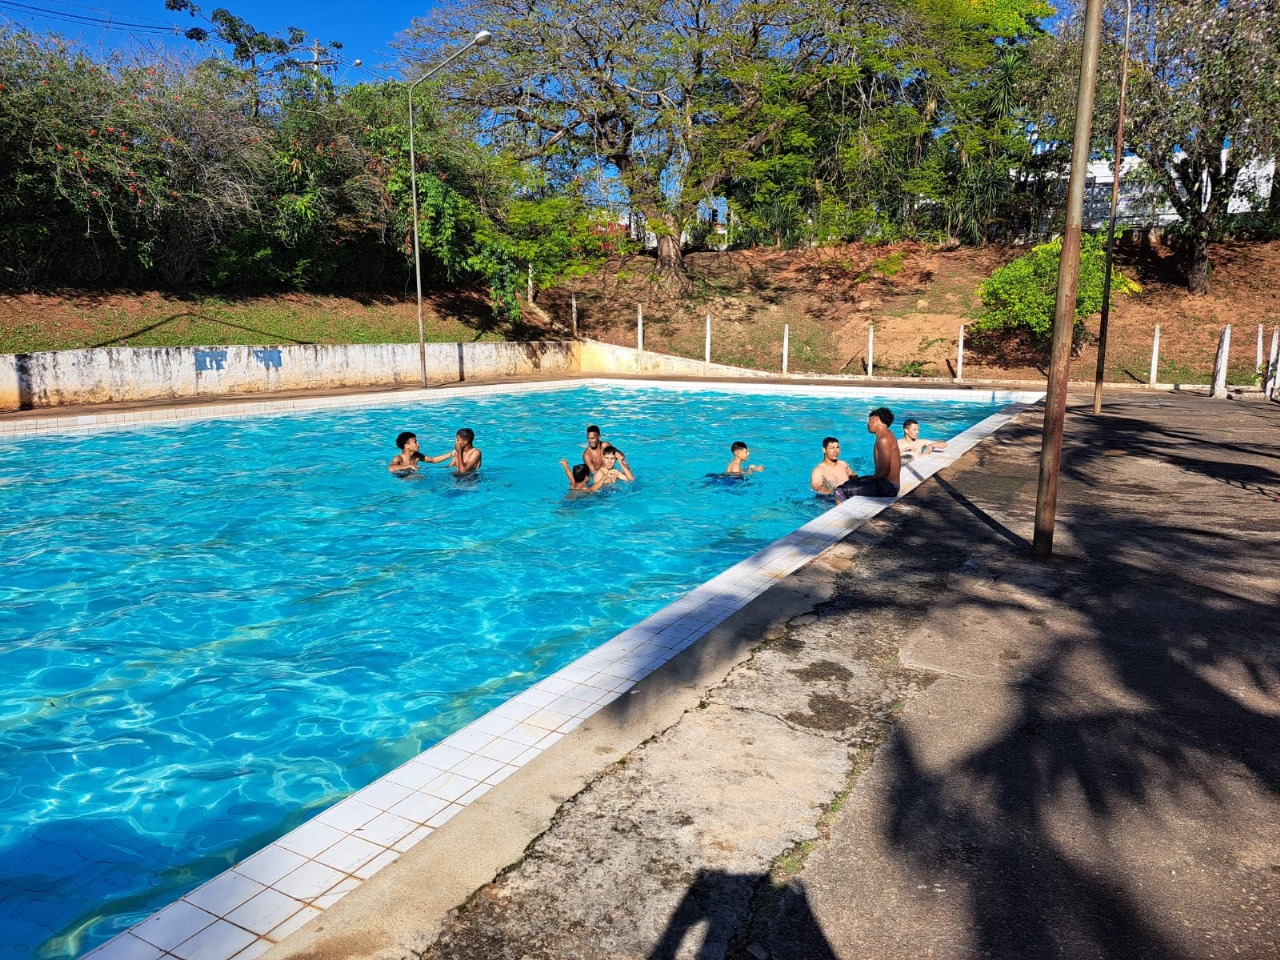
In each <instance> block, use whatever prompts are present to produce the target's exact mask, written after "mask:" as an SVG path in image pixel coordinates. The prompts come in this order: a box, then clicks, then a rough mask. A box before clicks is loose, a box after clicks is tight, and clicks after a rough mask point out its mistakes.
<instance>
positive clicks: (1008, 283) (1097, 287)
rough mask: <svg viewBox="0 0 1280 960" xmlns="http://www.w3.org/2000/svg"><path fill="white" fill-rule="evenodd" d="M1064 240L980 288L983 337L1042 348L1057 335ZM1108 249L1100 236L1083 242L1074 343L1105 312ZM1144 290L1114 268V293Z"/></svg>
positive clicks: (1001, 271) (977, 328)
mask: <svg viewBox="0 0 1280 960" xmlns="http://www.w3.org/2000/svg"><path fill="white" fill-rule="evenodd" d="M1061 257H1062V239H1061V238H1058V239H1057V240H1053V241H1051V242H1049V243H1045V244H1041V245H1040V246H1038V247H1033V248H1032V250H1031V252H1030V253H1027V254H1024V255H1023V256H1021V257H1019V258H1018V259H1017V260H1014V261H1013V262H1012V263H1010V264H1007V265H1005V266H1003V267H1001V268H1000V269H999V270H997V271H996V272H995V273H993V274H992V275H991V276H990V277H988V278H987V279H986V280H985V281H983V283H982V286H980V287H979V288H978V293H979V295H980V296H981V297H982V304H983V306H984V307H986V312H985V313H984V314H983V315H982V316H981V317H979V318H978V320H977V321H975V322H974V324H973V326H972V329H973V330H975V331H978V332H980V333H994V332H997V331H1008V332H1015V333H1021V334H1024V335H1027V336H1029V337H1030V338H1031V339H1032V340H1033V341H1034V342H1035V343H1037V344H1045V343H1048V341H1049V340H1051V339H1052V337H1053V314H1054V309H1055V306H1056V301H1057V296H1058V261H1059V259H1060V258H1061ZM1105 262H1106V248H1105V244H1104V243H1103V239H1102V237H1100V236H1088V235H1086V236H1084V237H1082V238H1081V243H1080V279H1079V284H1078V286H1077V288H1076V317H1075V330H1074V336H1073V339H1074V340H1078V339H1079V338H1080V336H1081V335H1082V334H1083V333H1084V320H1085V318H1086V317H1091V316H1093V315H1094V314H1095V313H1098V312H1100V311H1101V310H1102V279H1103V268H1104V265H1105ZM1141 289H1142V288H1141V287H1140V286H1138V284H1137V283H1135V282H1134V281H1132V280H1130V279H1129V278H1128V277H1126V276H1125V275H1124V274H1122V273H1120V272H1119V271H1118V270H1116V269H1115V268H1114V267H1112V271H1111V292H1112V293H1113V294H1115V293H1138V292H1139V291H1140V290H1141Z"/></svg>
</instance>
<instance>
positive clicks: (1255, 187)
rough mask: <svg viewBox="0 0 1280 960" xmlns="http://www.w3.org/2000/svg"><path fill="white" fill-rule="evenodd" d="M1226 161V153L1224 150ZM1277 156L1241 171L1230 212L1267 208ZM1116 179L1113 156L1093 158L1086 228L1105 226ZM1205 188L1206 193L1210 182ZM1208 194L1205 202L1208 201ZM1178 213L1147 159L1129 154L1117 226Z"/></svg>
mask: <svg viewBox="0 0 1280 960" xmlns="http://www.w3.org/2000/svg"><path fill="white" fill-rule="evenodd" d="M1222 159H1223V163H1224V164H1225V163H1226V154H1225V153H1224V154H1223V157H1222ZM1275 168H1276V164H1275V160H1274V159H1269V160H1267V161H1265V162H1263V161H1254V162H1253V163H1251V164H1249V165H1248V166H1247V167H1245V168H1244V170H1242V171H1241V173H1240V177H1239V179H1237V181H1236V185H1235V192H1234V193H1233V194H1232V196H1231V201H1230V202H1229V203H1228V205H1227V212H1228V213H1251V212H1253V211H1255V210H1265V209H1266V206H1267V198H1268V197H1270V196H1271V182H1272V179H1273V178H1274V176H1275ZM1114 179H1115V167H1114V165H1113V162H1112V161H1111V160H1092V161H1090V162H1089V173H1088V177H1087V179H1086V180H1085V194H1084V227H1085V229H1086V230H1105V229H1106V226H1107V220H1108V218H1109V217H1110V216H1111V184H1112V181H1113V180H1114ZM1203 189H1204V190H1205V192H1206V194H1207V192H1208V189H1209V185H1208V183H1207V182H1206V183H1205V184H1204V187H1203ZM1207 200H1208V196H1207V195H1206V196H1204V197H1203V198H1202V200H1201V202H1202V203H1203V202H1206V201H1207ZM1178 220H1179V217H1178V213H1177V211H1176V210H1174V208H1173V204H1171V203H1169V201H1168V199H1167V198H1166V196H1165V192H1164V188H1163V187H1161V186H1160V185H1159V184H1158V183H1155V182H1154V179H1153V178H1152V177H1151V176H1150V172H1149V171H1148V170H1147V164H1146V162H1145V161H1143V160H1140V159H1139V158H1137V157H1134V156H1126V157H1125V158H1124V162H1123V163H1122V164H1121V168H1120V198H1119V202H1118V204H1117V206H1116V226H1117V228H1121V229H1123V228H1126V227H1138V228H1147V227H1162V226H1167V225H1168V224H1171V223H1177V222H1178Z"/></svg>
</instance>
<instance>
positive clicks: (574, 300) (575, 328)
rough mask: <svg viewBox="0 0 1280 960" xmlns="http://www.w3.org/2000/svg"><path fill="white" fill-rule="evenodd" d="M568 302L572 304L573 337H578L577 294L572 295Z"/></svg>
mask: <svg viewBox="0 0 1280 960" xmlns="http://www.w3.org/2000/svg"><path fill="white" fill-rule="evenodd" d="M570 303H571V304H572V306H573V339H575V340H577V339H578V295H577V294H576V293H575V294H573V296H572V299H571V301H570Z"/></svg>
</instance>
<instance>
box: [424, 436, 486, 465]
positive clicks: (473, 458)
mask: <svg viewBox="0 0 1280 960" xmlns="http://www.w3.org/2000/svg"><path fill="white" fill-rule="evenodd" d="M475 438H476V434H475V431H474V430H472V429H470V428H469V427H463V428H462V429H461V430H459V431H458V433H457V435H456V436H455V437H454V441H453V449H452V450H450V451H449V452H448V453H442V454H440V456H438V457H422V455H421V454H419V456H420V457H422V460H423V462H425V463H444V462H445V461H446V460H447V461H449V466H451V467H453V472H454V473H456V474H457V475H459V476H463V475H465V474H470V473H475V472H476V471H477V470H479V469H480V461H481V460H482V459H483V454H481V453H480V450H479V449H478V448H477V447H473V446H472V443H473V441H474V440H475Z"/></svg>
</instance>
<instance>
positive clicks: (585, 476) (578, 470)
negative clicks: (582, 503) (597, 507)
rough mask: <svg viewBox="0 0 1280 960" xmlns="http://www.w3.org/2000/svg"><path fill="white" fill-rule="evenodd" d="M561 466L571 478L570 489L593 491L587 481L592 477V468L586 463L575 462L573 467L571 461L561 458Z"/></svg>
mask: <svg viewBox="0 0 1280 960" xmlns="http://www.w3.org/2000/svg"><path fill="white" fill-rule="evenodd" d="M560 466H562V467H564V475H565V476H566V477H568V478H569V489H570V490H581V491H583V492H584V493H591V492H592V489H591V488H590V487H588V486H587V481H588V480H590V479H591V468H590V467H588V466H587V465H586V464H585V463H575V464H574V465H573V467H572V468H570V466H569V461H568V460H566V459H564V458H563V457H561V458H560Z"/></svg>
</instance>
